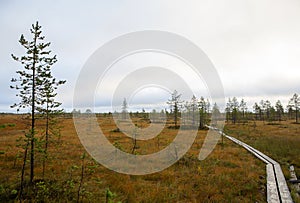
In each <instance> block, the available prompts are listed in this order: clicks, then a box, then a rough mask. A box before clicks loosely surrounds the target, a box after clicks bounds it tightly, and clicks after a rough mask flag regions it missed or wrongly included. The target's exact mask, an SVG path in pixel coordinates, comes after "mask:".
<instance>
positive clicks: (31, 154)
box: [30, 34, 37, 184]
mask: <svg viewBox="0 0 300 203" xmlns="http://www.w3.org/2000/svg"><path fill="white" fill-rule="evenodd" d="M36 41H37V35H36V34H35V36H34V51H33V64H32V98H31V99H32V100H31V102H32V104H31V140H30V142H31V149H30V183H31V184H32V183H33V178H34V134H35V132H34V127H35V82H36V81H35V68H36V67H35V64H36V50H37V48H36Z"/></svg>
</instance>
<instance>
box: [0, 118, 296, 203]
mask: <svg viewBox="0 0 300 203" xmlns="http://www.w3.org/2000/svg"><path fill="white" fill-rule="evenodd" d="M24 117H25V116H24V115H1V116H0V165H1V167H0V201H2V202H5V201H16V198H17V195H18V190H19V187H20V175H21V174H20V173H21V167H22V164H23V162H22V156H23V148H21V147H19V145H20V144H23V143H22V142H24V141H22V140H19V138H20V137H24V133H25V132H26V129H27V127H26V123H27V121H26V119H24ZM58 119H59V123H60V126H61V127H62V128H61V136H60V137H55V136H53V137H51V139H50V140H51V141H50V144H49V158H48V160H47V162H46V172H45V176H44V178H43V177H42V159H43V154H42V152H40V153H37V155H36V174H35V188H34V190H32V191H31V190H28V191H26V190H25V197H26V199H27V200H32V201H37V202H39V201H41V202H43V201H44V202H53V201H56V202H57V201H58V202H67V201H74V202H75V201H78V200H79V201H82V202H105V201H107V202H118V201H121V202H266V172H265V164H264V163H262V162H261V161H259V160H258V159H256V158H255V157H254V156H252V155H251V154H250V153H248V152H247V151H246V150H244V149H243V148H241V147H240V146H237V145H236V144H234V143H232V142H231V141H229V140H227V139H224V142H223V143H221V140H220V141H219V143H218V144H217V146H216V147H215V149H214V151H213V152H212V153H211V154H210V156H209V157H207V158H206V159H205V160H204V161H199V160H198V159H197V156H198V153H199V151H200V149H201V146H202V144H203V141H204V139H205V136H206V132H207V131H206V130H199V132H198V135H197V138H196V140H195V142H194V144H193V145H192V147H191V149H190V150H189V152H188V153H187V154H186V155H185V156H184V157H183V158H182V159H180V161H179V162H177V163H176V164H174V165H173V166H171V167H169V168H167V169H165V170H163V171H161V172H158V173H155V174H150V175H143V176H131V175H123V174H118V173H116V172H114V171H111V170H109V169H106V168H105V167H103V166H102V165H100V164H98V163H97V162H96V161H94V160H93V159H92V158H91V157H90V156H89V155H88V154H86V156H85V157H83V154H84V153H85V150H84V148H83V147H82V145H81V143H80V141H79V139H78V136H77V134H76V131H75V128H74V125H73V120H72V118H71V117H66V116H65V117H60V118H58ZM133 120H134V121H135V122H136V123H137V124H138V125H139V126H140V127H146V126H147V125H149V122H148V120H147V119H145V118H144V117H142V116H139V115H136V116H135V117H134V118H133ZM98 122H99V125H100V127H101V128H102V130H103V132H104V133H105V135H106V136H107V138H108V139H109V140H110V142H111V143H112V144H114V145H115V146H116V147H118V148H120V149H122V150H123V151H126V152H128V153H135V154H149V153H153V152H156V151H159V150H161V149H163V148H164V147H166V146H167V145H168V144H169V143H170V142H171V141H172V140H173V138H174V137H175V136H176V132H177V129H175V128H169V127H168V126H170V124H167V126H166V127H165V128H164V130H163V131H162V132H161V133H160V134H159V136H157V137H155V138H153V139H150V140H148V141H137V143H136V146H135V147H134V143H133V141H132V139H130V138H128V137H126V136H125V135H123V134H122V132H119V131H118V129H117V127H116V126H115V124H114V122H113V120H112V117H111V116H110V115H108V114H101V115H98ZM38 124H39V125H40V127H42V125H43V120H39V121H38ZM186 131H187V133H188V130H186ZM225 132H226V133H228V134H229V135H232V136H234V137H236V138H238V139H240V140H242V141H244V142H246V143H248V144H250V145H252V146H253V147H256V148H257V149H259V150H261V151H262V152H264V153H266V154H267V155H269V156H270V157H272V158H273V159H275V160H276V161H278V162H279V163H280V164H281V166H282V169H283V172H284V174H285V177H286V179H288V178H289V172H288V166H289V165H290V164H293V165H294V166H295V169H296V173H297V174H299V175H300V156H299V154H300V148H299V146H300V136H299V134H300V125H299V124H293V123H292V121H282V122H281V123H280V124H276V125H268V123H263V122H261V121H256V122H248V123H246V124H235V125H233V124H229V125H226V127H225ZM41 134H42V133H41ZM37 137H38V136H37ZM18 140H19V141H18ZM133 147H134V150H132V149H133ZM37 150H38V148H37ZM133 151H134V152H133ZM26 169H27V170H26V179H27V178H28V173H29V170H28V165H27V168H26ZM292 195H293V197H294V200H295V202H299V200H297V198H296V195H295V192H294V191H292Z"/></svg>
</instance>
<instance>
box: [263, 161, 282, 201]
mask: <svg viewBox="0 0 300 203" xmlns="http://www.w3.org/2000/svg"><path fill="white" fill-rule="evenodd" d="M266 171H267V201H268V202H269V203H273V202H274V203H277V202H280V198H279V193H278V190H277V185H276V179H275V173H274V170H273V165H272V164H270V163H269V164H267V165H266Z"/></svg>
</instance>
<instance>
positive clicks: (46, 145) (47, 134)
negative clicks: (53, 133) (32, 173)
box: [43, 101, 49, 179]
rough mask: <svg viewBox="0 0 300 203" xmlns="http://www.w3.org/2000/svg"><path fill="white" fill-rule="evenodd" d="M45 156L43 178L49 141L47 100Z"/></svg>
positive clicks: (47, 108)
mask: <svg viewBox="0 0 300 203" xmlns="http://www.w3.org/2000/svg"><path fill="white" fill-rule="evenodd" d="M45 134H46V135H45V136H46V137H45V139H46V140H45V152H44V153H45V156H44V159H43V179H44V177H45V168H46V160H47V158H48V142H49V103H48V101H47V107H46V132H45Z"/></svg>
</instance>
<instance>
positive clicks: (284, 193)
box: [274, 163, 293, 203]
mask: <svg viewBox="0 0 300 203" xmlns="http://www.w3.org/2000/svg"><path fill="white" fill-rule="evenodd" d="M274 168H275V174H276V178H277V183H278V188H279V192H280V196H281V200H282V202H283V203H285V202H286V203H288V202H293V200H292V197H291V193H290V191H289V188H288V186H287V184H286V181H285V178H284V175H283V173H282V170H281V167H280V165H279V164H278V163H277V164H274Z"/></svg>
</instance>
